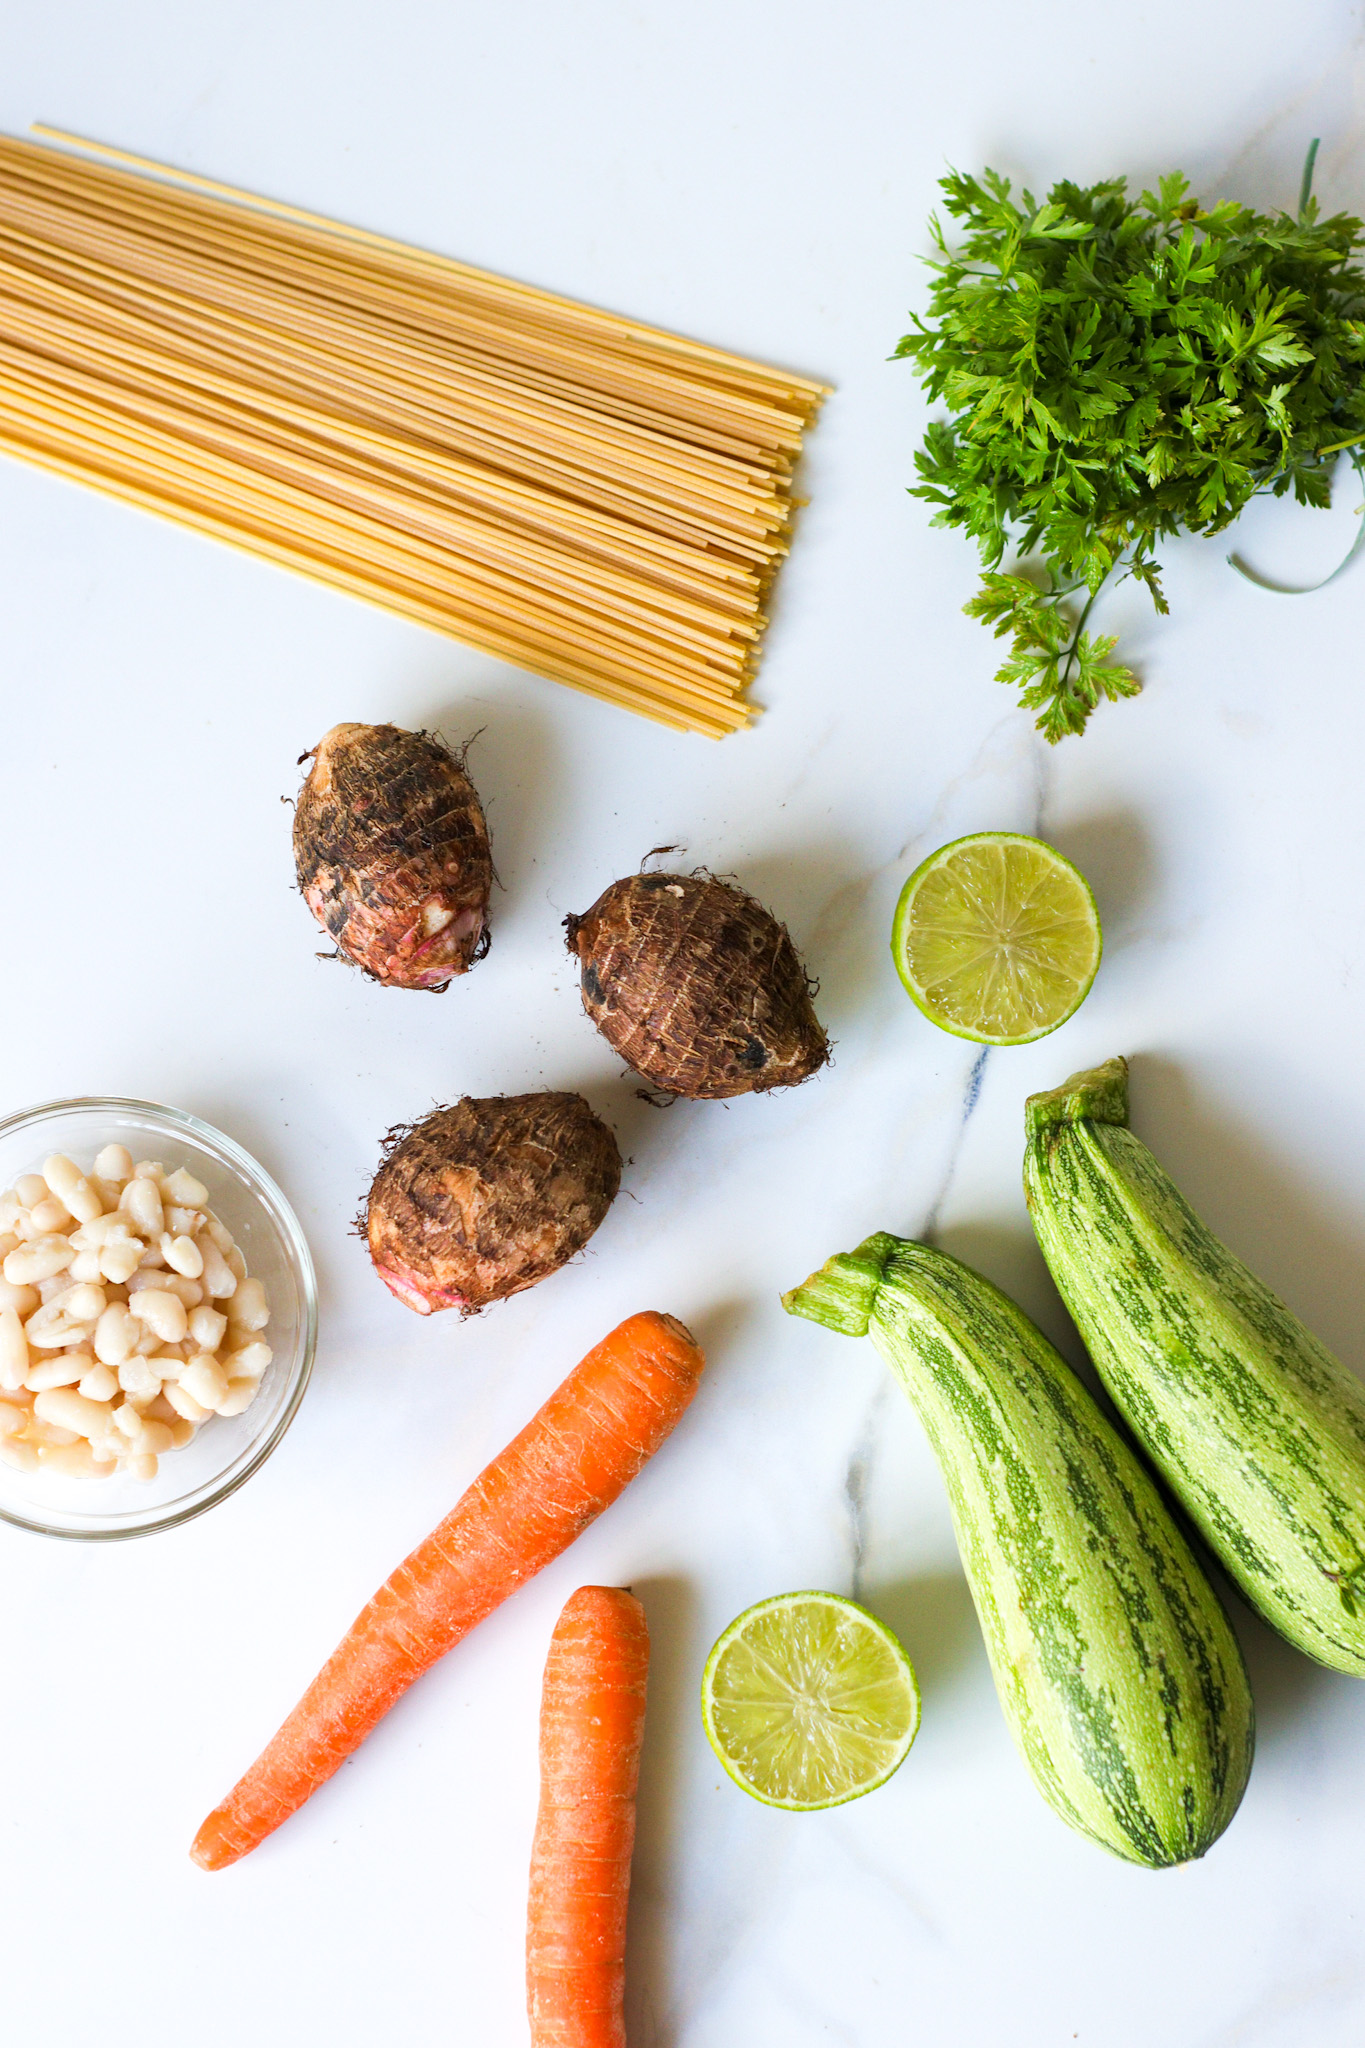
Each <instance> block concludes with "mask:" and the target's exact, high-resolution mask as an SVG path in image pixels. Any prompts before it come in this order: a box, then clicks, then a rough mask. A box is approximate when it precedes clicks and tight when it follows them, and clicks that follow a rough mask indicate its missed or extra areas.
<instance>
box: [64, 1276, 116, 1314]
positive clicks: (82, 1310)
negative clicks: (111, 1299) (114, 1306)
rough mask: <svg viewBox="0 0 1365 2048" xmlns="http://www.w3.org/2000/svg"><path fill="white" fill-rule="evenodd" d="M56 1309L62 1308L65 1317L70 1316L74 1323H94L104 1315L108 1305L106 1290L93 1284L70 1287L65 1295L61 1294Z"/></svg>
mask: <svg viewBox="0 0 1365 2048" xmlns="http://www.w3.org/2000/svg"><path fill="white" fill-rule="evenodd" d="M53 1305H54V1307H60V1309H61V1311H62V1313H63V1315H68V1316H70V1318H71V1320H72V1322H73V1323H93V1322H97V1321H98V1319H99V1318H100V1317H101V1316H102V1315H103V1314H104V1311H105V1309H106V1308H107V1307H108V1305H109V1304H108V1303H107V1302H106V1300H105V1298H104V1289H103V1288H102V1287H96V1286H95V1285H94V1283H93V1282H89V1283H86V1284H84V1285H78V1286H76V1287H68V1288H67V1290H66V1292H65V1294H59V1295H58V1296H57V1300H56V1302H55V1303H54V1304H53Z"/></svg>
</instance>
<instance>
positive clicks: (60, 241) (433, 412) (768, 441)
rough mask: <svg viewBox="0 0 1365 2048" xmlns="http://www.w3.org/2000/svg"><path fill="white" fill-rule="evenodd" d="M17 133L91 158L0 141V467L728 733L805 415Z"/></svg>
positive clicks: (544, 296)
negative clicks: (72, 486) (86, 494)
mask: <svg viewBox="0 0 1365 2048" xmlns="http://www.w3.org/2000/svg"><path fill="white" fill-rule="evenodd" d="M37 132H38V133H40V134H43V135H45V136H48V137H50V138H51V139H52V141H53V142H55V143H60V144H63V145H68V144H69V145H71V146H72V147H73V148H75V149H79V150H81V151H83V152H85V154H84V155H82V156H76V155H73V154H71V153H70V151H69V150H68V148H66V147H61V148H54V147H50V146H48V145H47V144H39V143H34V142H29V141H25V140H20V139H18V138H14V137H9V136H0V452H3V453H6V454H10V455H15V456H18V457H19V458H20V459H22V460H24V461H28V462H34V463H37V464H39V465H40V466H42V467H44V468H47V469H51V470H54V471H56V472H57V473H58V474H59V475H62V476H66V477H70V478H73V479H75V480H77V481H79V482H82V483H85V484H89V485H91V486H92V487H93V488H95V489H97V490H101V491H104V492H106V493H107V494H109V495H110V496H112V497H115V498H119V499H122V500H123V501H124V502H126V503H129V504H133V505H137V506H140V507H142V508H143V509H144V510H147V511H151V512H157V513H161V514H163V515H164V516H166V517H168V518H172V519H176V520H178V521H180V522H181V523H182V524H184V525H186V526H189V527H192V528H194V529H195V530H196V531H198V532H201V533H208V534H212V535H214V536H215V537H216V538H218V539H221V540H225V541H228V542H230V543H232V544H234V545H236V546H238V547H241V548H245V549H246V550H248V551H249V552H251V553H253V554H257V555H261V556H264V557H265V558H266V559H268V560H270V561H273V562H278V563H282V564H284V565H285V566H287V567H289V568H293V569H298V570H301V571H303V573H305V574H307V575H309V576H312V577H314V578H316V579H317V580H318V581H320V582H322V583H325V584H328V585H330V586H331V587H333V588H336V589H340V590H344V591H348V592H350V593H351V594H352V595H353V596H356V597H360V598H363V599H366V600H367V601H369V602H371V603H375V604H380V605H383V606H386V607H387V608H388V609H389V610H391V611H394V612H396V613H398V614H399V615H400V616H401V617H404V618H407V619H413V620H417V621H419V622H420V623H421V624H423V625H427V626H433V627H435V628H436V629H437V630H438V631H442V632H446V633H450V634H453V635H454V636H455V637H456V638H457V639H461V640H464V641H467V642H468V643H469V644H470V645H471V646H474V647H477V648H480V649H482V650H483V651H485V652H487V653H491V654H496V655H500V656H502V657H504V658H506V659H507V660H510V661H514V662H517V663H519V664H520V665H521V666H522V667H524V668H528V669H531V670H533V671H534V672H535V673H537V674H539V675H543V676H548V677H550V678H552V679H553V680H555V681H557V682H563V683H567V684H569V685H570V686H571V687H572V688H574V689H578V690H584V691H586V692H588V693H589V694H590V695H592V696H595V697H600V698H603V699H605V700H606V701H607V702H609V703H614V704H619V705H622V706H624V707H625V708H627V709H629V710H632V711H640V712H644V713H645V714H646V715H648V716H650V717H652V718H656V719H659V720H660V721H662V722H663V723H664V724H666V725H671V726H674V727H677V728H679V729H682V730H690V731H694V732H703V733H708V734H711V735H712V736H714V737H717V738H718V737H720V736H721V735H722V734H724V733H726V732H732V731H734V730H735V729H736V728H737V727H739V726H742V725H744V724H746V723H747V721H748V719H749V717H750V716H751V707H750V706H749V705H748V704H747V703H746V702H745V698H744V693H745V691H746V688H747V686H748V684H749V682H750V680H751V678H752V676H753V672H754V668H755V665H756V662H757V659H758V651H759V645H760V641H761V636H762V633H763V629H764V626H765V624H766V597H767V593H768V590H769V587H770V585H771V582H772V578H773V576H774V574H775V572H776V570H777V567H778V565H779V563H780V562H781V559H782V557H783V555H784V554H785V553H786V551H787V546H788V543H789V539H790V533H791V520H792V507H793V499H792V492H791V482H792V468H793V465H794V463H795V461H796V459H797V457H798V455H799V453H800V448H801V437H802V434H803V431H804V430H805V428H806V427H807V426H809V424H810V422H811V421H812V419H813V418H814V416H815V413H816V411H817V409H818V407H819V404H820V401H821V399H822V397H823V396H824V395H825V388H826V387H824V386H823V385H820V384H817V383H815V382H813V381H812V380H811V379H809V378H804V377H796V376H792V375H789V374H787V373H786V372H784V371H781V370H775V369H772V368H769V367H768V366H767V365H765V364H762V363H756V362H750V361H748V360H747V359H746V358H744V357H742V356H734V355H729V354H727V353H726V352H725V351H724V350H721V349H714V348H709V347H707V346H705V345H704V344H703V343H700V342H693V341H688V340H686V339H685V338H683V337H681V336H679V335H673V334H668V333H665V332H664V331H662V330H661V329H657V328H652V327H646V326H643V325H642V324H640V323H639V322H637V321H633V320H624V319H621V318H620V317H619V316H618V315H616V314H612V313H605V312H602V311H600V310H599V309H598V308H596V307H593V306H583V305H579V304H578V303H577V302H575V301H574V300H571V299H564V298H559V297H557V296H556V295H555V294H553V293H551V292H544V291H540V290H537V289H536V288H535V287H533V286H530V285H523V284H517V283H516V282H514V281H513V280H511V279H509V278H501V277H496V276H493V275H492V274H491V273H489V272H486V271H480V270H475V269H472V268H470V267H469V266H468V265H466V264H462V263H457V262H455V261H453V260H452V259H450V258H448V257H444V256H437V255H434V254H431V253H430V252H428V251H426V250H423V249H416V248H410V247H408V246H407V245H406V244H404V243H400V242H394V241H390V240H388V239H386V238H385V237H384V236H382V235H377V234H373V233H371V232H370V231H368V230H366V229H362V228H352V227H348V226H346V225H345V224H343V223H341V222H337V221H329V220H326V219H324V218H322V217H321V216H319V215H316V214H310V213H306V212H304V211H303V210H302V209H300V208H297V207H291V206H287V205H285V204H283V203H282V202H279V201H275V200H267V199H261V198H258V197H256V196H254V195H253V194H250V193H246V192H239V191H237V190H236V189H235V188H233V187H231V186H227V185H220V184H216V183H215V182H214V181H213V180H211V179H206V178H199V177H196V176H194V175H193V174H192V173H188V172H177V171H173V170H170V169H168V168H167V167H166V166H164V165H159V164H154V163H152V162H150V161H148V160H147V159H145V158H141V157H134V156H131V155H130V154H128V153H127V152H125V151H119V150H113V149H107V148H105V147H104V146H103V145H101V144H97V143H90V142H85V141H82V140H81V138H79V137H77V136H70V135H66V134H64V133H63V132H62V131H61V130H58V129H51V128H46V127H40V128H39V129H38V131H37ZM92 156H96V157H102V158H106V159H110V160H111V161H108V162H96V161H91V157H92Z"/></svg>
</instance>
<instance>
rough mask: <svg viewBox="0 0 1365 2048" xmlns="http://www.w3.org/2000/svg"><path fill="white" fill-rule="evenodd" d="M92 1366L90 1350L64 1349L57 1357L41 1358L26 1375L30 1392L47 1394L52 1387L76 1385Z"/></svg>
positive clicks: (25, 1379) (26, 1383) (25, 1383)
mask: <svg viewBox="0 0 1365 2048" xmlns="http://www.w3.org/2000/svg"><path fill="white" fill-rule="evenodd" d="M89 1368H90V1354H89V1352H88V1351H63V1352H60V1353H59V1354H58V1356H57V1357H56V1358H40V1359H39V1361H38V1363H37V1364H36V1365H31V1366H30V1367H29V1369H28V1371H27V1372H26V1373H25V1375H24V1385H25V1386H26V1387H27V1388H28V1390H29V1392H30V1394H45V1393H47V1392H48V1390H49V1388H51V1387H74V1386H75V1384H76V1382H77V1380H80V1379H84V1377H85V1375H86V1373H87V1372H88V1370H89Z"/></svg>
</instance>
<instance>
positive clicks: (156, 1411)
mask: <svg viewBox="0 0 1365 2048" xmlns="http://www.w3.org/2000/svg"><path fill="white" fill-rule="evenodd" d="M142 1418H143V1421H144V1422H164V1423H167V1424H168V1425H169V1424H171V1423H176V1422H179V1420H180V1417H179V1416H178V1415H177V1414H176V1412H175V1410H174V1408H172V1406H171V1404H170V1402H169V1401H168V1400H167V1399H166V1394H165V1390H164V1388H163V1390H162V1392H161V1393H159V1394H158V1395H157V1397H156V1399H155V1400H154V1401H149V1402H148V1403H147V1405H146V1407H145V1408H144V1409H143V1411H142Z"/></svg>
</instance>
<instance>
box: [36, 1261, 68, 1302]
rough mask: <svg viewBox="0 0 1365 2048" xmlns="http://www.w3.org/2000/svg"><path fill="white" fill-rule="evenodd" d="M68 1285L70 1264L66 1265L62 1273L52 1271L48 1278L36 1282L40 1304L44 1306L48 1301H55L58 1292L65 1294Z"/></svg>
mask: <svg viewBox="0 0 1365 2048" xmlns="http://www.w3.org/2000/svg"><path fill="white" fill-rule="evenodd" d="M70 1285H71V1268H70V1266H68V1267H67V1269H66V1271H65V1272H64V1273H53V1274H52V1275H51V1277H50V1278H49V1279H47V1280H40V1281H39V1282H38V1299H39V1301H40V1302H41V1303H42V1306H43V1307H44V1308H46V1307H47V1305H48V1303H49V1302H50V1301H55V1300H56V1299H57V1296H58V1295H59V1294H65V1293H66V1290H67V1288H68V1287H69V1286H70Z"/></svg>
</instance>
